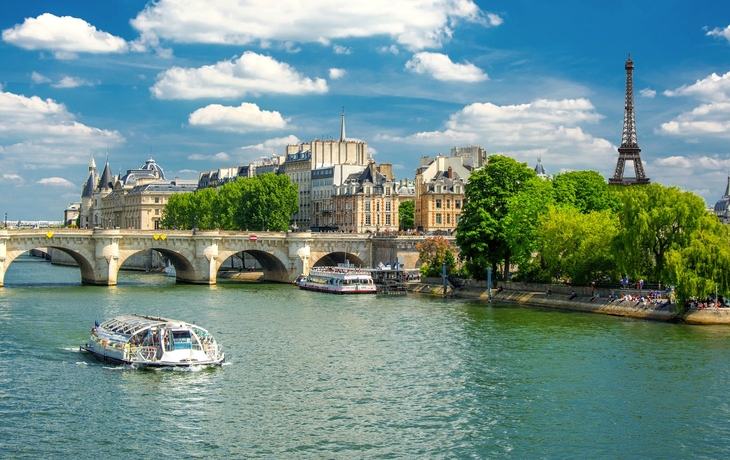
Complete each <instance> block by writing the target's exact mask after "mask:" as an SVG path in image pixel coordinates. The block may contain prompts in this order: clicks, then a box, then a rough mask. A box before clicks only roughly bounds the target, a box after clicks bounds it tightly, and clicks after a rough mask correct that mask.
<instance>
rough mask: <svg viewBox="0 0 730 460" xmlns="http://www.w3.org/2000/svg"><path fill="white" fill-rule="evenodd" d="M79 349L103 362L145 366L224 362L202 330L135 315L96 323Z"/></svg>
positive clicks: (221, 354) (210, 335) (183, 324)
mask: <svg viewBox="0 0 730 460" xmlns="http://www.w3.org/2000/svg"><path fill="white" fill-rule="evenodd" d="M81 350H82V351H87V352H89V353H91V354H93V355H94V356H95V357H96V358H98V359H101V360H104V361H111V362H114V363H118V364H133V365H139V366H144V367H180V366H183V367H189V366H209V365H220V364H223V361H224V360H225V354H224V353H223V351H222V347H221V346H220V345H218V342H216V340H215V338H214V337H213V335H212V334H211V333H210V332H208V331H207V330H205V329H203V328H202V327H199V326H196V325H195V324H189V323H186V322H183V321H178V320H174V319H168V318H158V317H153V316H145V315H137V314H133V315H128V316H117V317H116V318H113V319H110V320H108V321H105V322H103V323H101V324H98V323H96V324H95V325H94V327H93V328H92V329H91V337H90V338H89V341H88V342H87V343H86V344H84V345H83V346H81Z"/></svg>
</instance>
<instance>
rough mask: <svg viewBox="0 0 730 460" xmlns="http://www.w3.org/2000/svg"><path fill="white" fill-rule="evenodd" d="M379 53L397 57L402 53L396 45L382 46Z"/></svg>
mask: <svg viewBox="0 0 730 460" xmlns="http://www.w3.org/2000/svg"><path fill="white" fill-rule="evenodd" d="M378 53H392V54H396V55H397V54H398V53H400V50H399V49H398V47H397V46H395V45H390V46H381V47H380V48H378Z"/></svg>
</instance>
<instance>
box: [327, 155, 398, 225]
mask: <svg viewBox="0 0 730 460" xmlns="http://www.w3.org/2000/svg"><path fill="white" fill-rule="evenodd" d="M397 186H398V183H397V182H396V181H395V177H394V176H393V168H392V166H391V165H390V164H389V163H383V164H381V165H379V166H378V165H376V164H375V163H374V162H372V161H371V162H370V163H369V164H368V166H367V167H366V168H365V169H364V170H363V171H362V172H361V173H353V174H351V175H350V176H348V177H347V178H346V179H345V180H344V181H343V183H342V185H340V186H336V187H335V191H334V196H333V197H332V210H333V213H334V222H335V224H336V225H337V227H338V229H339V230H340V231H344V232H355V233H364V232H371V233H376V232H395V231H397V230H398V203H399V201H398V194H397Z"/></svg>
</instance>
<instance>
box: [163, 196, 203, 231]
mask: <svg viewBox="0 0 730 460" xmlns="http://www.w3.org/2000/svg"><path fill="white" fill-rule="evenodd" d="M194 212H195V210H194V204H193V193H192V192H186V193H175V194H173V195H170V197H169V198H168V199H167V203H166V204H165V207H164V208H163V209H162V218H161V219H160V225H161V226H162V228H166V229H181V230H189V229H192V228H193V221H192V217H191V216H193V215H194Z"/></svg>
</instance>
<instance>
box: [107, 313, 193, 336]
mask: <svg viewBox="0 0 730 460" xmlns="http://www.w3.org/2000/svg"><path fill="white" fill-rule="evenodd" d="M162 325H168V326H172V327H192V326H193V325H191V324H188V323H186V322H185V321H179V320H176V319H170V318H162V317H156V316H146V315H138V314H132V315H125V316H116V317H114V318H112V319H110V320H107V321H104V322H103V323H102V324H101V327H103V328H105V329H109V330H112V331H114V332H117V333H121V334H128V335H134V334H136V333H137V332H139V331H141V330H143V329H147V328H150V327H153V326H162ZM195 327H198V326H195ZM199 329H202V328H199Z"/></svg>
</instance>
